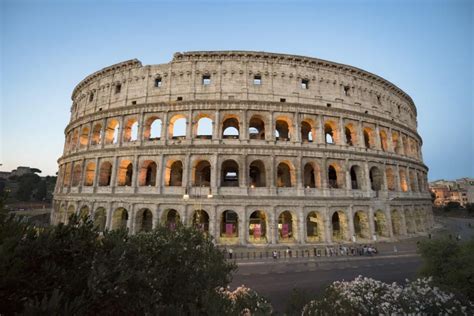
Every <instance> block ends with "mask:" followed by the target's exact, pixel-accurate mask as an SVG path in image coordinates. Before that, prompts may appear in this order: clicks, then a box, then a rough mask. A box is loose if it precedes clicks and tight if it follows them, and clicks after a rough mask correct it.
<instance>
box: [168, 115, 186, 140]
mask: <svg viewBox="0 0 474 316" xmlns="http://www.w3.org/2000/svg"><path fill="white" fill-rule="evenodd" d="M186 125H187V121H186V118H185V117H184V116H183V115H175V116H173V117H172V118H171V120H170V124H169V137H170V138H171V139H185V138H186Z"/></svg>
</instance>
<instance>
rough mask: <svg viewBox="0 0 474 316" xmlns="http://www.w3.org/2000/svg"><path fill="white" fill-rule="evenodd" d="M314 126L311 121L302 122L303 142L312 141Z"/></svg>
mask: <svg viewBox="0 0 474 316" xmlns="http://www.w3.org/2000/svg"><path fill="white" fill-rule="evenodd" d="M313 134H314V128H313V125H312V124H311V123H310V121H302V122H301V141H302V142H303V143H312V142H313V140H314V135H313Z"/></svg>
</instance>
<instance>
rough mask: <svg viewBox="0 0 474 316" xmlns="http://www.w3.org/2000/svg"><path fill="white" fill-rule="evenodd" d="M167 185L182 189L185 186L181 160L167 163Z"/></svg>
mask: <svg viewBox="0 0 474 316" xmlns="http://www.w3.org/2000/svg"><path fill="white" fill-rule="evenodd" d="M165 183H166V185H167V186H169V187H180V186H181V185H182V184H183V163H182V162H181V161H180V160H170V161H168V162H167V164H166V181H165Z"/></svg>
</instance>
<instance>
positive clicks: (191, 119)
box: [186, 110, 196, 142]
mask: <svg viewBox="0 0 474 316" xmlns="http://www.w3.org/2000/svg"><path fill="white" fill-rule="evenodd" d="M194 124H196V122H194V117H193V111H192V110H189V112H188V119H187V120H186V139H189V140H190V141H191V142H192V141H193V139H194V136H195V135H193V126H194Z"/></svg>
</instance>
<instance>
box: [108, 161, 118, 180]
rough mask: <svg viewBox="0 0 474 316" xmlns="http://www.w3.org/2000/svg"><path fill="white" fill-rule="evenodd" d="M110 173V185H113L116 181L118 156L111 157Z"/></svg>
mask: <svg viewBox="0 0 474 316" xmlns="http://www.w3.org/2000/svg"><path fill="white" fill-rule="evenodd" d="M112 162H113V163H112V174H111V175H110V187H115V186H116V183H117V169H118V157H117V156H115V157H114V158H112Z"/></svg>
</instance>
